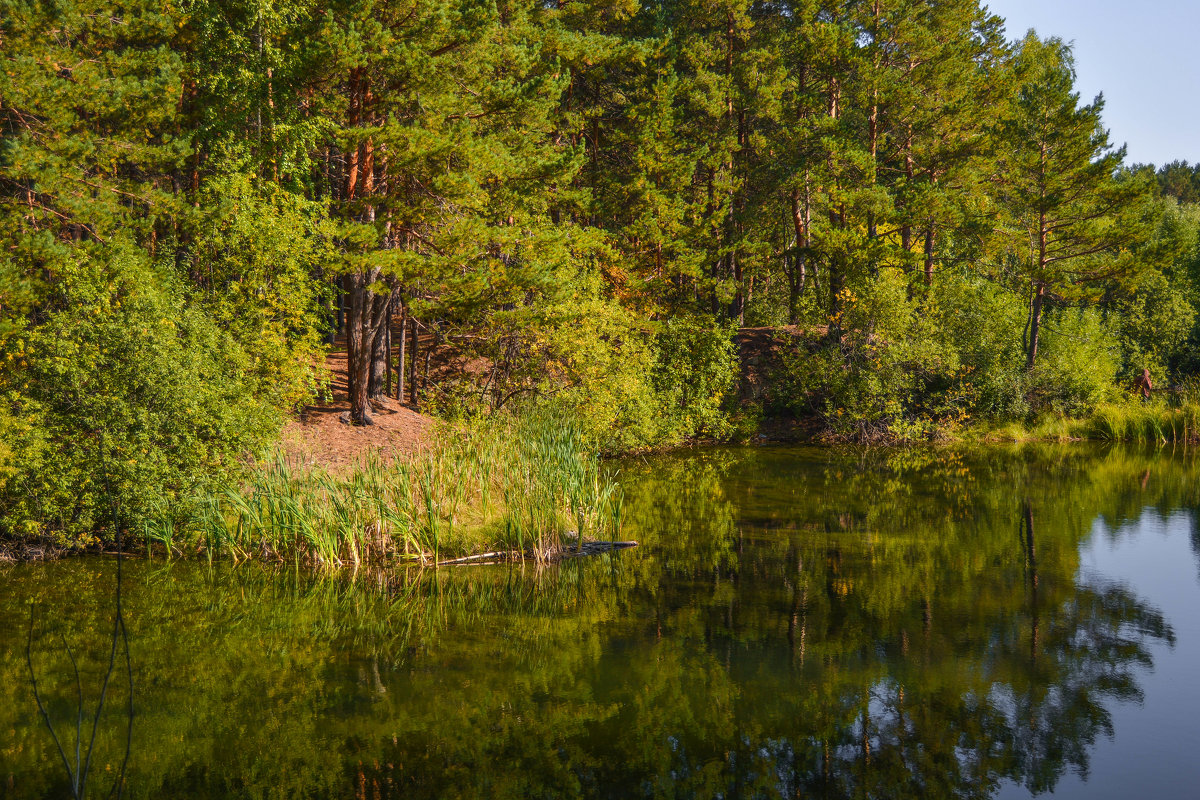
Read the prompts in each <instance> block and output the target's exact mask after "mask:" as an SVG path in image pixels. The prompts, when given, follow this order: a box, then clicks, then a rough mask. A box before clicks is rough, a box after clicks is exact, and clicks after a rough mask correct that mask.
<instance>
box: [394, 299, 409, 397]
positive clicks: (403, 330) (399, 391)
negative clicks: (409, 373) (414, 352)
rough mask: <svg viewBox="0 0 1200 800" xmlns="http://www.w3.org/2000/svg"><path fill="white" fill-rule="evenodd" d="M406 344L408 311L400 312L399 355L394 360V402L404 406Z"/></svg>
mask: <svg viewBox="0 0 1200 800" xmlns="http://www.w3.org/2000/svg"><path fill="white" fill-rule="evenodd" d="M407 344H408V309H406V308H402V309H401V310H400V353H399V356H398V357H397V359H396V400H398V401H399V402H400V404H401V405H403V404H404V351H405V349H406V347H405V346H406V345H407Z"/></svg>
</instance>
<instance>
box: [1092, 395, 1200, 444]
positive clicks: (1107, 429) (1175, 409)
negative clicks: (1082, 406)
mask: <svg viewBox="0 0 1200 800" xmlns="http://www.w3.org/2000/svg"><path fill="white" fill-rule="evenodd" d="M1089 422H1090V432H1091V433H1092V436H1093V438H1099V439H1105V440H1107V441H1113V442H1150V443H1159V444H1165V443H1174V442H1194V441H1197V440H1198V439H1200V403H1194V402H1183V403H1179V404H1168V403H1165V402H1162V401H1159V402H1153V403H1123V404H1113V405H1105V406H1101V407H1099V408H1097V409H1096V411H1095V413H1094V414H1093V416H1092V418H1091V420H1090V421H1089Z"/></svg>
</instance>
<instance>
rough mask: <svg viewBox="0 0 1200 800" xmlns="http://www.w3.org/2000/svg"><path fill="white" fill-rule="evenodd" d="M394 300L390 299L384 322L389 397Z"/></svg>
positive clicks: (389, 393) (384, 373)
mask: <svg viewBox="0 0 1200 800" xmlns="http://www.w3.org/2000/svg"><path fill="white" fill-rule="evenodd" d="M394 302H395V301H394V300H389V302H388V310H387V321H386V322H384V323H383V376H384V387H383V393H384V395H385V396H387V397H391V396H392V305H393V304H394Z"/></svg>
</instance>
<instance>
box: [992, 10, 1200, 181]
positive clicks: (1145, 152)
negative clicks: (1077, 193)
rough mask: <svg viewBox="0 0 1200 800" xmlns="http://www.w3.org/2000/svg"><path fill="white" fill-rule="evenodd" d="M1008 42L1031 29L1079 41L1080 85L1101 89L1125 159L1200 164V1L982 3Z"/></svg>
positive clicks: (1087, 92) (1086, 90)
mask: <svg viewBox="0 0 1200 800" xmlns="http://www.w3.org/2000/svg"><path fill="white" fill-rule="evenodd" d="M984 3H985V4H986V5H987V7H988V8H989V9H990V10H991V12H992V13H993V14H998V15H999V16H1001V17H1003V18H1004V19H1005V20H1006V25H1005V28H1006V30H1007V32H1008V38H1009V39H1019V38H1022V37H1023V36H1024V35H1025V32H1026V31H1027V30H1029V29H1030V28H1033V29H1035V30H1036V31H1037V32H1038V35H1040V36H1042V37H1043V38H1045V37H1047V36H1057V37H1059V38H1060V39H1063V40H1064V41H1066V42H1073V43H1074V51H1075V71H1076V73H1077V76H1078V77H1077V81H1076V89H1077V90H1078V91H1079V93H1080V95H1081V99H1082V101H1083V102H1085V103H1090V102H1091V101H1092V99H1093V98H1094V97H1095V96H1096V95H1097V94H1099V93H1100V92H1103V93H1104V121H1105V125H1106V126H1107V127H1108V129H1109V132H1110V137H1109V138H1110V141H1112V142H1113V144H1115V145H1118V146H1119V145H1121V144H1122V143H1124V144H1125V145H1127V146H1128V148H1129V153H1128V155H1127V156H1126V162H1127V163H1130V164H1135V163H1143V164H1146V163H1149V164H1156V165H1162V164H1165V163H1168V162H1171V161H1175V160H1176V159H1183V160H1186V161H1190V162H1192V163H1193V164H1195V163H1197V162H1200V0H1141V2H1137V1H1136V0H1134V1H1133V2H1131V0H984Z"/></svg>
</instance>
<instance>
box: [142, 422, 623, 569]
mask: <svg viewBox="0 0 1200 800" xmlns="http://www.w3.org/2000/svg"><path fill="white" fill-rule="evenodd" d="M198 507H199V509H200V512H199V514H197V515H196V516H195V517H193V518H191V519H188V520H186V521H184V522H182V523H180V522H176V521H172V520H169V519H162V520H157V521H152V522H147V523H145V524H144V526H143V530H142V531H141V532H140V533H142V534H143V536H144V537H145V540H146V542H147V546H148V547H150V546H152V545H157V546H159V547H161V548H165V549H166V550H167V551H169V552H171V553H182V552H191V553H203V554H206V555H208V556H209V557H229V558H232V559H234V560H243V559H249V558H259V559H265V560H276V561H298V562H303V563H309V564H314V565H320V566H324V567H333V568H336V567H344V566H357V565H360V564H366V563H382V562H409V563H411V562H416V563H422V564H435V563H438V562H444V561H446V560H448V559H452V558H455V557H461V556H464V555H468V554H480V553H488V552H495V553H500V554H503V556H504V557H510V556H512V555H514V554H520V556H521V557H530V558H534V559H539V560H541V559H547V558H550V557H552V556H553V555H554V554H556V553H558V552H560V551H561V550H562V549H563V548H564V546H570V543H571V541H575V542H578V541H579V540H580V539H583V540H587V539H598V540H609V539H613V538H615V537H616V535H617V533H618V532H619V531H620V528H621V508H622V497H621V493H620V490H619V488H618V487H617V486H616V484H615V483H613V481H612V480H611V479H610V477H609V476H608V475H607V474H606V472H605V470H604V469H602V467H601V463H600V460H599V456H598V455H597V453H596V452H595V450H594V449H592V448H590V447H588V446H587V444H586V442H585V440H584V437H583V435H582V434H581V432H580V429H579V428H578V426H575V425H572V424H570V423H564V422H562V421H560V420H554V419H550V418H547V417H539V416H533V417H529V418H525V419H522V420H519V421H506V422H501V423H489V424H477V425H473V426H468V427H467V428H465V429H459V428H456V429H447V430H446V431H444V432H443V435H441V436H439V437H438V443H437V445H436V446H434V447H433V448H431V449H429V450H426V451H423V452H420V453H416V454H412V455H408V456H405V457H401V458H397V459H396V460H393V461H390V462H384V461H382V460H380V459H378V458H371V459H369V460H368V462H367V463H366V464H365V465H364V466H362V467H360V468H356V469H354V470H353V471H352V472H350V473H348V474H344V475H334V474H331V473H329V472H327V471H325V470H323V469H320V468H304V467H298V466H296V465H294V464H292V463H289V462H288V461H287V460H286V459H285V458H283V457H282V456H280V457H277V458H276V459H275V460H274V461H272V462H270V463H268V464H265V465H263V466H260V467H257V468H255V469H254V470H253V471H252V472H251V473H250V474H249V476H248V477H247V478H246V479H245V480H243V481H241V482H239V483H237V484H235V485H228V486H224V487H222V488H220V489H219V490H216V491H213V492H210V493H207V494H205V495H203V496H202V497H200V498H199V499H198ZM568 540H570V541H568Z"/></svg>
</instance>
